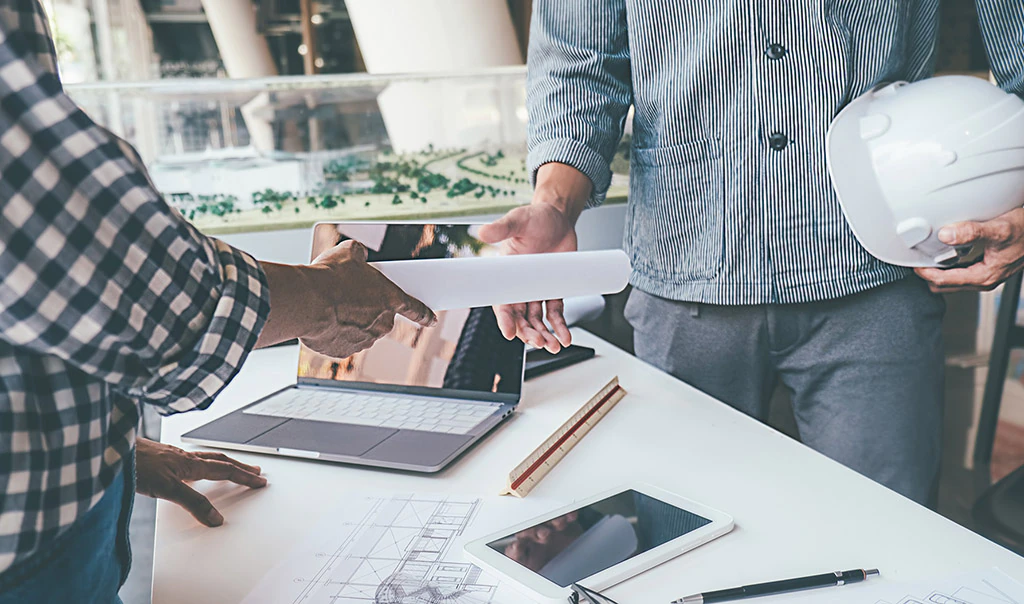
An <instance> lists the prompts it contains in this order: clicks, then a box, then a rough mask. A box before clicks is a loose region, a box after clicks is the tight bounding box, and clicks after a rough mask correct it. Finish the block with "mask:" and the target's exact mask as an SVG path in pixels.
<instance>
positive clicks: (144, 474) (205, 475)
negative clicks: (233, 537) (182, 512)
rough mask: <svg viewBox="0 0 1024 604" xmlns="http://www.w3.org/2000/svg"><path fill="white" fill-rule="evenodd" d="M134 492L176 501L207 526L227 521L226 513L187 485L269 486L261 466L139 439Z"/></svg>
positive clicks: (225, 456)
mask: <svg viewBox="0 0 1024 604" xmlns="http://www.w3.org/2000/svg"><path fill="white" fill-rule="evenodd" d="M135 474H136V482H135V491H136V492H137V493H140V494H142V495H146V496H149V497H154V498H156V499H166V500H167V501H173V502H174V503H176V504H178V505H180V506H181V507H183V508H185V509H186V510H188V512H189V513H190V514H192V515H193V516H194V517H195V519H196V520H198V521H199V522H202V523H203V524H205V525H206V526H220V525H222V524H224V516H222V515H221V514H220V512H218V511H217V510H216V508H214V507H213V504H212V503H210V500H209V499H207V498H206V497H205V496H203V495H202V494H201V493H199V492H198V491H196V490H195V489H193V488H192V487H191V486H189V485H188V483H189V482H194V481H196V480H228V481H231V482H233V483H235V484H240V485H242V486H246V487H249V488H251V489H259V488H263V487H265V486H267V479H266V478H264V477H263V476H260V468H259V467H258V466H250V465H247V464H244V463H242V462H240V461H237V460H234V459H231V458H230V457H228V456H227V455H224V454H223V453H211V452H207V451H197V452H195V453H191V452H189V451H184V450H182V449H179V448H178V447H172V446H171V445H165V444H162V443H158V442H153V441H151V440H148V439H145V438H140V439H138V441H137V442H136V445H135Z"/></svg>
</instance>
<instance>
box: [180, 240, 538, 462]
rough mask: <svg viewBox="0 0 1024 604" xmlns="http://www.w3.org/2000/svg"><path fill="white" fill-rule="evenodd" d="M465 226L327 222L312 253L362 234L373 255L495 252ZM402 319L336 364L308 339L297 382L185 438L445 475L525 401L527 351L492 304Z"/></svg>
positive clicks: (402, 257)
mask: <svg viewBox="0 0 1024 604" xmlns="http://www.w3.org/2000/svg"><path fill="white" fill-rule="evenodd" d="M469 226H470V225H465V224H461V225H460V224H381V223H320V224H317V225H316V226H315V227H314V228H313V257H314V258H315V257H317V256H319V255H320V253H322V252H323V251H325V250H327V249H329V248H330V247H332V246H334V245H336V244H338V243H340V242H341V241H344V240H346V239H355V240H357V241H360V242H361V243H363V244H364V245H366V247H367V248H368V249H369V250H370V251H369V258H368V259H369V261H370V262H384V261H391V260H409V259H421V258H422V259H425V258H453V257H466V256H475V255H486V254H497V253H498V251H497V249H496V248H495V247H493V246H489V245H486V244H484V243H482V242H480V241H479V240H477V239H476V238H474V237H473V236H471V235H470V233H469ZM437 315H438V322H437V324H436V325H435V326H433V327H429V328H425V327H421V326H419V325H416V324H415V323H412V322H411V321H407V320H405V319H404V318H402V317H400V316H399V317H397V320H396V324H395V329H394V330H393V331H392V332H391V333H390V334H389V335H388V336H386V337H384V338H382V339H381V340H378V341H377V342H376V343H375V344H374V345H373V346H372V347H370V348H369V349H367V350H364V351H362V352H360V353H358V354H356V355H353V356H351V357H349V358H346V359H334V358H330V357H326V356H323V355H320V354H317V353H315V352H313V351H312V350H310V349H308V348H306V347H305V346H301V349H300V352H299V368H298V383H297V384H295V385H294V386H289V387H288V388H285V389H284V390H280V391H278V392H275V393H274V394H271V395H270V396H267V397H265V398H263V399H261V400H259V401H256V402H255V403H252V404H251V405H248V406H246V407H243V408H241V409H239V410H237V411H234V412H232V413H230V414H228V415H226V416H224V417H222V418H220V419H217V420H214V421H212V422H210V423H208V424H206V425H204V426H202V427H200V428H197V429H195V430H192V431H191V432H189V433H187V434H185V435H184V436H182V440H183V441H185V442H189V443H195V444H200V445H208V446H212V447H221V448H226V449H237V450H242V451H253V452H257V453H269V454H272V455H285V456H291V457H303V458H313V459H322V460H327V461H336V462H344V463H353V464H362V465H369V466H379V467H385V468H395V469H401V470H412V471H418V472H437V471H439V470H441V469H442V468H444V467H445V466H446V465H448V464H449V463H451V462H452V461H453V460H454V459H455V458H456V457H458V455H459V454H460V453H462V452H463V451H465V450H466V449H468V448H469V447H471V446H472V445H473V444H474V443H476V442H478V441H479V440H481V439H482V438H484V436H486V435H487V433H488V432H490V430H491V429H493V428H494V427H495V426H497V425H498V424H500V423H501V422H502V421H503V420H505V419H506V418H507V417H509V416H510V415H511V414H512V412H513V410H514V409H515V408H516V405H518V404H519V398H520V393H521V391H522V385H523V367H524V346H523V344H522V343H521V342H518V341H513V342H510V341H508V340H506V339H505V338H504V337H502V335H501V332H500V331H499V330H498V325H497V321H496V320H495V318H494V313H493V312H492V311H491V309H490V308H474V309H466V310H460V311H454V310H450V311H444V312H439V313H437Z"/></svg>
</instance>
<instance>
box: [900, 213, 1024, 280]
mask: <svg viewBox="0 0 1024 604" xmlns="http://www.w3.org/2000/svg"><path fill="white" fill-rule="evenodd" d="M939 240H940V241H942V242H943V243H945V244H947V245H969V244H972V243H976V244H980V245H981V246H983V249H984V257H983V258H982V259H981V260H980V261H979V262H977V263H975V264H972V265H971V266H967V267H964V268H950V269H940V268H919V269H915V272H917V274H918V276H920V277H921V278H922V279H924V280H925V281H927V282H928V285H929V286H930V287H931V290H932V291H933V292H935V293H946V292H954V291H989V290H992V289H994V288H995V287H996V286H998V285H999V284H1000V283H1002V282H1003V281H1005V280H1006V279H1008V278H1009V277H1010V276H1011V275H1013V274H1014V273H1016V272H1017V271H1019V270H1021V268H1022V267H1024V209H1022V208H1018V209H1016V210H1012V211H1010V212H1007V213H1006V214H1003V215H1002V216H1000V217H998V218H994V219H992V220H989V221H987V222H960V223H957V224H951V225H949V226H947V227H943V228H942V229H941V230H940V231H939Z"/></svg>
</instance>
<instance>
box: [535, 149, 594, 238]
mask: <svg viewBox="0 0 1024 604" xmlns="http://www.w3.org/2000/svg"><path fill="white" fill-rule="evenodd" d="M593 190H594V184H593V183H592V182H591V180H590V178H588V177H587V176H586V175H585V174H584V173H583V172H580V171H579V170H577V169H576V168H574V167H572V166H569V165H567V164H563V163H558V162H549V163H546V164H544V165H542V166H541V167H540V168H538V170H537V184H536V188H535V190H534V195H533V202H534V203H544V204H548V205H551V206H554V207H555V208H557V209H558V210H559V211H560V212H562V213H563V214H565V216H566V217H567V218H568V219H569V222H570V223H571V224H573V225H575V224H576V221H577V220H578V219H579V217H580V214H582V213H583V210H584V208H586V206H587V200H589V199H590V195H591V193H593Z"/></svg>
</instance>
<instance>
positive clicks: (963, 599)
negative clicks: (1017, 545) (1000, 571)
mask: <svg viewBox="0 0 1024 604" xmlns="http://www.w3.org/2000/svg"><path fill="white" fill-rule="evenodd" d="M1007 580H1009V579H1008V578H1007ZM965 583H967V584H966V585H956V584H955V583H954V584H952V585H950V586H949V587H944V588H941V589H938V590H931V591H930V593H928V594H927V595H922V596H917V595H908V596H906V597H904V598H902V599H901V600H899V602H890V601H888V600H878V602H877V604H1024V602H1022V601H1021V600H1019V599H1018V598H1019V597H1021V594H1020V593H1019V588H1020V586H1019V585H1017V586H1016V587H1017V590H1016V591H1018V594H1017V595H1014V594H1012V593H1008V592H1007V591H1004V590H1007V589H1012V588H1013V586H1012V585H1010V586H1007V585H1006V584H1005V583H1004V582H1003V581H1002V580H1001V578H1000V579H993V578H991V577H981V578H978V579H977V580H976V581H969V582H965Z"/></svg>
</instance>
